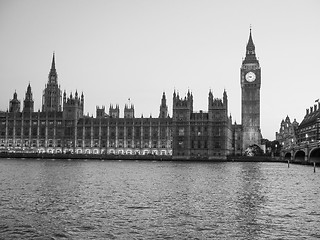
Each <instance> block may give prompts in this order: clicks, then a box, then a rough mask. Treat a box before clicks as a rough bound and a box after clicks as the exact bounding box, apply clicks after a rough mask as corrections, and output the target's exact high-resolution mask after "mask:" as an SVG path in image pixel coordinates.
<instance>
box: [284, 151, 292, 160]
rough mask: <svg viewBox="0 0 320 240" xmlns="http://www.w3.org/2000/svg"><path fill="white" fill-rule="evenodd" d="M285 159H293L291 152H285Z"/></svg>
mask: <svg viewBox="0 0 320 240" xmlns="http://www.w3.org/2000/svg"><path fill="white" fill-rule="evenodd" d="M284 159H286V160H291V152H287V153H285V154H284Z"/></svg>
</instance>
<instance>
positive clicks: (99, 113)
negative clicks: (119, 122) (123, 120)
mask: <svg viewBox="0 0 320 240" xmlns="http://www.w3.org/2000/svg"><path fill="white" fill-rule="evenodd" d="M96 116H97V118H104V117H106V111H105V107H104V106H102V108H100V107H99V106H97V108H96Z"/></svg>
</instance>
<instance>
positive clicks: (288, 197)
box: [0, 159, 320, 239]
mask: <svg viewBox="0 0 320 240" xmlns="http://www.w3.org/2000/svg"><path fill="white" fill-rule="evenodd" d="M317 170H318V171H317V172H316V173H313V167H311V166H301V165H290V168H288V167H287V164H284V163H182V162H135V161H129V162H126V161H122V162H121V161H104V162H102V161H80V160H79V161H58V160H55V161H54V160H28V159H24V160H15V159H0V239H319V238H320V230H319V226H320V198H319V194H320V169H317Z"/></svg>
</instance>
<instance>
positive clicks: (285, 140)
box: [276, 116, 299, 149]
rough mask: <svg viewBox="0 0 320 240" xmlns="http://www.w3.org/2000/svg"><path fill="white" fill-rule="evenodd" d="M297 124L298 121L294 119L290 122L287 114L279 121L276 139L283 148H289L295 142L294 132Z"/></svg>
mask: <svg viewBox="0 0 320 240" xmlns="http://www.w3.org/2000/svg"><path fill="white" fill-rule="evenodd" d="M298 126H299V123H298V122H297V121H296V119H294V121H293V122H292V123H291V121H290V118H289V116H287V117H286V119H285V120H282V121H281V124H280V130H279V132H276V140H277V141H278V142H279V144H281V146H282V148H283V149H287V148H291V147H292V146H294V145H295V144H296V141H297V139H296V135H295V132H296V130H297V128H298Z"/></svg>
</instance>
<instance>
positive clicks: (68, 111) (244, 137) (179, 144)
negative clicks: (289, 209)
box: [0, 30, 261, 160]
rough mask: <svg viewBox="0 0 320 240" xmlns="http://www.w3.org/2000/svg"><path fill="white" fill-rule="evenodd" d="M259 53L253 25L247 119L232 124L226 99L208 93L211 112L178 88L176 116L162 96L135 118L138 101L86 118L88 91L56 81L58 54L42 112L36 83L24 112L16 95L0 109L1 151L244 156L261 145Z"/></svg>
mask: <svg viewBox="0 0 320 240" xmlns="http://www.w3.org/2000/svg"><path fill="white" fill-rule="evenodd" d="M260 71H261V70H260V65H259V61H258V60H257V58H256V56H255V46H254V44H253V40H252V36H251V30H250V35H249V41H248V44H247V47H246V57H245V59H244V60H243V62H242V66H241V69H240V72H241V74H240V75H241V89H242V124H236V123H234V124H232V118H231V116H229V113H228V96H227V92H226V91H224V92H223V94H222V98H216V97H214V95H213V93H212V91H211V90H210V91H209V94H208V108H207V110H206V111H198V112H197V111H194V109H193V94H192V93H191V92H190V91H188V92H187V94H186V96H182V97H180V95H179V93H178V92H176V91H174V93H173V104H172V116H171V117H170V114H169V113H168V106H167V98H166V94H165V93H163V94H162V99H161V103H160V109H159V116H158V117H156V118H153V117H151V116H150V117H143V116H141V117H136V116H135V112H134V106H133V105H132V104H128V105H126V106H125V107H124V112H123V117H121V116H120V108H119V105H115V106H113V105H110V107H109V112H106V109H105V107H101V108H100V107H97V109H96V117H89V116H85V115H84V95H83V93H81V95H80V94H78V92H77V91H76V92H75V93H74V95H73V94H72V93H71V94H70V95H69V96H67V94H66V92H64V93H63V95H62V91H61V89H60V85H59V84H58V74H57V71H56V65H55V55H54V54H53V58H52V63H51V69H50V72H49V75H48V82H47V84H46V85H45V89H44V91H43V98H42V110H41V111H40V110H39V111H37V112H35V111H34V100H33V95H32V90H31V86H30V84H29V85H28V87H27V91H26V94H25V99H24V101H23V110H22V111H21V110H20V101H19V100H18V98H17V93H16V92H15V93H14V95H13V99H12V100H10V103H9V110H8V111H6V112H0V151H13V152H46V153H77V154H116V155H122V154H125V155H148V154H151V155H167V156H172V159H193V158H201V159H212V160H214V159H225V158H226V157H227V156H228V155H233V154H242V153H243V152H244V151H243V150H244V149H245V148H247V147H248V146H250V145H253V144H257V145H260V141H261V131H260V86H261V72H260Z"/></svg>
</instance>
